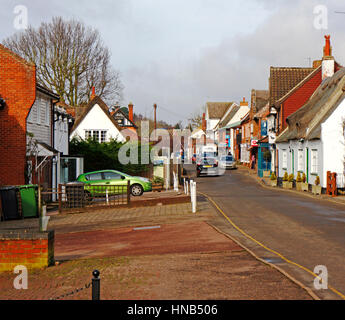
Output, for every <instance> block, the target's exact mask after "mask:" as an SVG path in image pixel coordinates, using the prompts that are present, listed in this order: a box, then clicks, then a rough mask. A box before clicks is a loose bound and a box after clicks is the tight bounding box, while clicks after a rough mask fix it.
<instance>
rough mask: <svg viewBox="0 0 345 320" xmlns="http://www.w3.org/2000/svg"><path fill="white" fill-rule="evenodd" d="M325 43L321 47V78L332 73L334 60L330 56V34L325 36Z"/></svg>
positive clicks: (327, 76) (330, 75)
mask: <svg viewBox="0 0 345 320" xmlns="http://www.w3.org/2000/svg"><path fill="white" fill-rule="evenodd" d="M325 39H326V45H325V47H324V48H323V58H322V80H324V79H326V78H329V77H332V76H333V75H334V69H335V61H334V58H333V56H332V47H331V36H330V35H327V36H325Z"/></svg>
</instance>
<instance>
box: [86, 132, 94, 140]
mask: <svg viewBox="0 0 345 320" xmlns="http://www.w3.org/2000/svg"><path fill="white" fill-rule="evenodd" d="M91 138H92V131H91V130H86V131H85V140H89V139H91Z"/></svg>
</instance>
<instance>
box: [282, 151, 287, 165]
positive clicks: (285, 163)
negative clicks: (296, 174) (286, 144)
mask: <svg viewBox="0 0 345 320" xmlns="http://www.w3.org/2000/svg"><path fill="white" fill-rule="evenodd" d="M283 169H287V151H286V149H284V150H283Z"/></svg>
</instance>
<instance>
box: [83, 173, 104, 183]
mask: <svg viewBox="0 0 345 320" xmlns="http://www.w3.org/2000/svg"><path fill="white" fill-rule="evenodd" d="M87 180H88V181H97V180H103V178H102V173H93V174H89V175H88V176H87Z"/></svg>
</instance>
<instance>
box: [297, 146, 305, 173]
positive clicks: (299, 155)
mask: <svg viewBox="0 0 345 320" xmlns="http://www.w3.org/2000/svg"><path fill="white" fill-rule="evenodd" d="M297 171H300V172H304V155H303V149H298V151H297Z"/></svg>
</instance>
